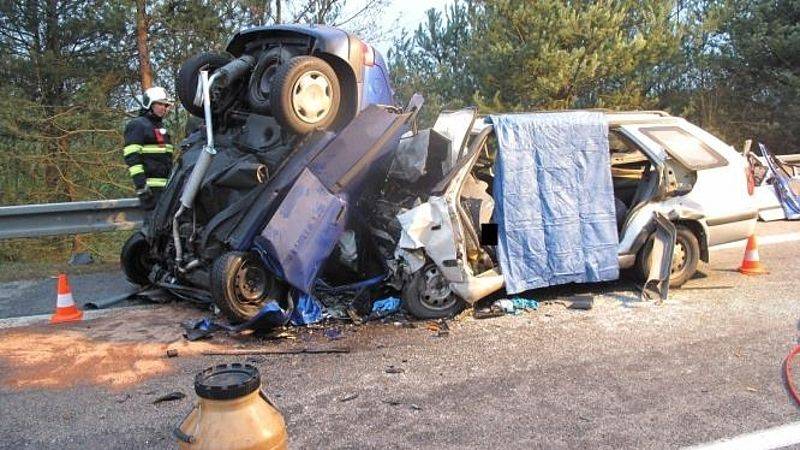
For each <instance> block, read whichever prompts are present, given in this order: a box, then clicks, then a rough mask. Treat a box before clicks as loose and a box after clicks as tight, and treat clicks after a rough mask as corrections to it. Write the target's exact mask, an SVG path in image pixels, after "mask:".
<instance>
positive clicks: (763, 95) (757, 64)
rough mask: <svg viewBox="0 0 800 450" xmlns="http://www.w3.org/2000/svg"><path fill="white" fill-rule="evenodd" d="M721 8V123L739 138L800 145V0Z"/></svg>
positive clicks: (781, 148) (781, 146) (717, 57)
mask: <svg viewBox="0 0 800 450" xmlns="http://www.w3.org/2000/svg"><path fill="white" fill-rule="evenodd" d="M721 14H722V17H721V19H722V23H721V26H720V29H719V36H720V38H719V40H720V43H719V45H718V46H717V47H718V49H719V52H718V54H713V55H712V58H713V61H714V63H715V64H716V65H717V67H718V80H719V86H720V89H719V94H720V95H719V114H718V115H719V116H720V118H718V119H717V120H718V124H719V126H720V127H721V128H722V129H724V130H725V133H726V135H727V136H729V138H731V139H734V140H735V141H736V142H737V143H738V142H741V140H743V139H745V138H753V137H755V138H758V139H759V140H761V141H764V142H766V143H767V145H768V146H770V147H771V148H772V150H773V151H775V152H777V153H795V152H797V151H800V122H799V121H798V117H800V0H781V1H774V0H772V1H768V0H747V1H745V0H732V1H730V2H728V5H727V7H726V8H724V10H723V11H722V12H721Z"/></svg>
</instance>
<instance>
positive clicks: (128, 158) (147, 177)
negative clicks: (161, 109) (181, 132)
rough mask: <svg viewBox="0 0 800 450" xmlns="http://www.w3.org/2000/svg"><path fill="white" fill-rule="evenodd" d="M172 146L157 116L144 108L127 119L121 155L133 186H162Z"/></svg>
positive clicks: (170, 159) (170, 157) (168, 172)
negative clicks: (132, 117)
mask: <svg viewBox="0 0 800 450" xmlns="http://www.w3.org/2000/svg"><path fill="white" fill-rule="evenodd" d="M173 152H174V147H173V146H172V142H171V140H170V136H169V133H168V132H167V130H166V129H164V126H163V123H162V121H161V119H160V118H159V117H158V116H156V115H154V114H153V113H151V112H150V111H147V112H146V113H144V114H142V115H141V116H139V117H137V118H135V119H133V120H131V121H130V122H128V125H127V126H126V127H125V147H124V148H123V149H122V156H123V157H124V158H125V163H126V164H127V165H128V174H129V175H130V176H131V178H132V179H133V184H134V185H135V186H136V189H142V188H144V187H145V186H149V187H151V188H163V187H164V186H166V185H167V179H168V178H169V174H170V172H171V171H172V154H173Z"/></svg>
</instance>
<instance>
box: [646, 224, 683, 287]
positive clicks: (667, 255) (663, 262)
mask: <svg viewBox="0 0 800 450" xmlns="http://www.w3.org/2000/svg"><path fill="white" fill-rule="evenodd" d="M652 226H653V227H654V231H653V234H652V238H651V240H650V243H649V244H648V245H651V247H650V251H648V252H647V253H646V254H647V258H648V264H647V267H648V268H649V270H648V271H647V273H646V279H645V282H644V286H642V293H641V299H642V300H654V299H655V298H656V296H657V297H658V299H659V300H660V301H664V300H666V299H667V295H668V294H669V276H670V273H671V272H672V256H673V254H674V252H675V237H676V229H675V224H673V223H672V222H671V221H670V220H669V219H668V218H667V217H666V216H665V215H664V214H662V213H660V212H658V211H654V212H653V221H652Z"/></svg>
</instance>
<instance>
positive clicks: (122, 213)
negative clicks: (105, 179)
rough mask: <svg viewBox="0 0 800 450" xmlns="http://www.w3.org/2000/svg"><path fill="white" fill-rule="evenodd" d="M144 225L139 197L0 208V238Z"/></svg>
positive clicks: (129, 227) (132, 227)
mask: <svg viewBox="0 0 800 450" xmlns="http://www.w3.org/2000/svg"><path fill="white" fill-rule="evenodd" d="M141 224H142V211H141V209H140V208H139V199H137V198H119V199H113V200H98V201H89V202H67V203H44V204H39V205H19V206H3V207H0V239H12V238H22V237H40V236H59V235H65V234H79V233H94V232H98V231H114V230H132V229H134V228H136V227H138V226H140V225H141Z"/></svg>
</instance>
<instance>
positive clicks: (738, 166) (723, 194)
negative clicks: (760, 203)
mask: <svg viewBox="0 0 800 450" xmlns="http://www.w3.org/2000/svg"><path fill="white" fill-rule="evenodd" d="M628 128H629V129H630V130H631V131H632V132H633V133H635V134H636V135H637V136H638V137H639V138H640V139H641V140H642V142H643V144H644V146H645V147H647V148H650V149H655V151H656V152H659V153H660V154H661V155H662V156H663V157H664V160H667V159H670V160H672V161H674V162H675V164H676V165H677V166H679V167H682V168H684V169H686V170H688V171H690V172H693V173H694V176H695V181H694V182H693V183H692V186H690V189H684V187H681V186H677V187H676V188H677V189H679V190H683V191H684V192H681V193H680V195H677V196H675V197H674V200H672V201H671V203H674V204H675V206H676V207H682V208H692V209H695V210H696V211H697V212H698V213H700V214H701V215H702V216H703V217H702V219H701V220H702V222H703V224H704V225H705V226H706V227H707V240H708V245H715V244H723V243H727V242H732V241H736V240H741V239H745V238H747V237H748V236H749V235H750V234H751V233H752V232H753V229H754V227H755V220H756V218H757V209H756V207H755V204H754V202H753V199H752V198H751V196H750V194H749V193H748V192H747V179H746V170H747V166H746V161H745V160H744V158H743V157H742V156H741V155H739V154H738V153H737V152H736V151H735V150H734V149H733V148H732V147H730V146H728V145H726V144H725V143H724V142H722V141H720V140H719V139H717V138H716V137H714V136H712V135H711V134H709V133H708V132H706V131H704V130H702V129H701V128H699V127H696V126H694V125H692V124H690V123H689V122H687V121H685V120H683V119H676V120H674V121H672V122H669V123H664V124H640V125H632V126H629V127H628Z"/></svg>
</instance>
